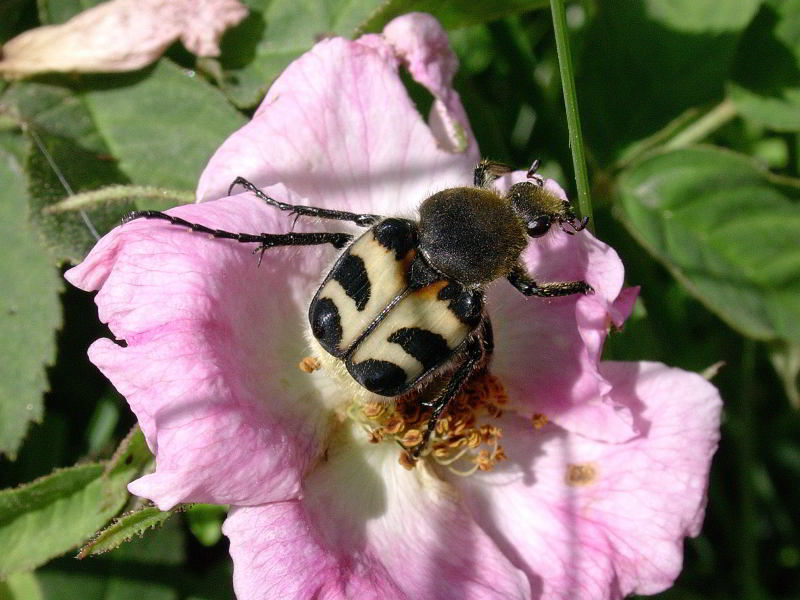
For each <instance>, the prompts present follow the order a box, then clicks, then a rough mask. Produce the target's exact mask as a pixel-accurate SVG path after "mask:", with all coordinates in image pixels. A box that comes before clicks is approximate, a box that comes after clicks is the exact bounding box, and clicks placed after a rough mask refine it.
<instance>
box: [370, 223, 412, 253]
mask: <svg viewBox="0 0 800 600" xmlns="http://www.w3.org/2000/svg"><path fill="white" fill-rule="evenodd" d="M372 235H374V236H375V240H376V241H377V242H378V243H379V244H380V245H381V246H383V247H384V248H387V249H389V250H394V256H395V258H396V259H397V260H402V258H403V257H404V256H405V255H406V254H408V251H409V250H411V249H413V248H415V247H416V246H417V226H416V225H415V224H414V222H413V221H408V220H407V219H395V218H391V219H384V220H383V221H381V222H380V223H378V224H377V225H375V227H373V228H372Z"/></svg>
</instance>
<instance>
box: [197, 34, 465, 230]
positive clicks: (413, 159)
mask: <svg viewBox="0 0 800 600" xmlns="http://www.w3.org/2000/svg"><path fill="white" fill-rule="evenodd" d="M422 41H424V39H423V40H421V42H422ZM433 60H434V63H435V60H438V59H437V58H435V57H434V59H433ZM397 69H398V65H397V59H396V57H394V56H393V55H392V54H391V53H390V51H389V46H388V45H386V44H385V43H383V42H381V41H380V40H376V38H375V36H370V37H367V39H366V40H364V42H363V43H361V42H359V41H356V42H351V41H347V40H343V39H340V38H334V39H329V40H323V41H322V42H320V43H318V44H317V45H316V46H314V48H313V49H312V50H311V51H310V52H308V53H306V54H304V55H303V56H301V57H300V58H299V59H297V60H296V61H294V62H293V63H292V64H291V65H289V67H287V69H286V70H285V71H284V72H283V74H282V75H281V76H280V77H279V78H278V79H277V80H276V81H275V83H274V84H273V85H272V87H271V88H270V90H269V93H268V94H267V97H266V98H265V99H264V101H263V103H262V104H261V106H260V107H259V109H258V111H257V112H256V114H255V116H254V117H253V119H252V120H251V121H250V122H249V123H248V124H247V125H245V126H244V127H242V128H241V129H240V130H239V131H237V132H236V133H234V134H233V135H232V136H231V137H230V138H228V140H227V141H225V143H224V144H223V145H222V146H221V147H220V148H219V150H217V152H216V153H215V154H214V156H213V157H212V159H211V161H210V162H209V164H208V166H207V167H206V169H205V171H204V172H203V175H202V176H201V178H200V183H199V185H198V190H197V198H198V200H210V199H214V198H219V197H221V196H224V195H225V193H226V191H227V188H228V185H229V184H230V182H231V181H232V180H233V179H234V177H236V176H243V177H246V178H247V179H249V180H250V181H252V182H253V183H254V184H256V185H258V186H259V187H261V188H264V189H265V191H267V192H269V193H272V194H274V195H276V197H279V198H280V199H282V200H285V199H286V198H284V197H280V196H279V194H280V193H282V192H281V190H284V189H285V190H288V191H289V192H291V193H292V194H294V195H295V197H296V198H297V199H298V200H299V201H301V202H302V203H304V204H310V205H316V206H323V207H327V208H337V209H341V210H348V211H351V212H370V213H377V214H385V215H401V216H402V215H409V214H411V212H412V211H413V210H414V209H416V207H417V206H418V205H419V203H420V202H422V200H424V199H425V198H426V197H428V196H429V195H430V194H432V193H434V192H436V191H439V190H440V189H443V188H447V187H453V186H454V185H465V184H467V183H469V181H470V179H471V175H472V169H473V168H474V165H475V163H476V162H477V160H478V154H477V146H476V144H475V142H474V139H473V138H472V136H471V134H470V133H469V132H468V131H467V133H466V134H465V135H466V137H467V140H468V144H467V151H466V152H461V153H453V152H448V151H446V150H444V149H442V148H440V144H439V140H438V139H437V137H436V136H435V135H434V133H433V132H432V131H431V129H430V128H429V127H428V125H427V124H426V123H425V122H424V120H423V119H422V117H421V116H420V115H419V113H418V112H417V109H416V108H415V106H414V104H413V102H412V101H411V100H410V98H409V97H408V94H407V92H406V90H405V88H404V87H403V84H402V81H401V80H400V78H399V77H398V74H397ZM454 102H455V101H454ZM458 106H459V107H460V104H459V105H458ZM278 183H281V184H282V185H283V188H278V187H275V186H276V184H278Z"/></svg>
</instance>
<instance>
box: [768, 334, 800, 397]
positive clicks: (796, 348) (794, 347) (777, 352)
mask: <svg viewBox="0 0 800 600" xmlns="http://www.w3.org/2000/svg"><path fill="white" fill-rule="evenodd" d="M769 358H770V361H771V362H772V366H773V367H774V368H775V371H776V372H777V373H778V377H780V380H781V383H782V384H783V389H784V391H785V392H786V397H787V398H789V403H790V404H791V405H792V406H793V407H794V408H795V409H796V410H800V344H785V343H776V344H773V345H772V347H771V348H770V352H769Z"/></svg>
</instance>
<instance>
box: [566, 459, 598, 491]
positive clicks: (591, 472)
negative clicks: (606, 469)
mask: <svg viewBox="0 0 800 600" xmlns="http://www.w3.org/2000/svg"><path fill="white" fill-rule="evenodd" d="M595 479H597V469H596V468H595V466H594V465H593V464H592V463H584V464H569V465H567V472H566V475H565V477H564V480H565V481H566V483H567V485H569V486H572V487H579V486H584V485H591V484H592V483H594V481H595Z"/></svg>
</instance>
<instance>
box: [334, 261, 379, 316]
mask: <svg viewBox="0 0 800 600" xmlns="http://www.w3.org/2000/svg"><path fill="white" fill-rule="evenodd" d="M331 277H332V278H333V279H334V280H335V281H338V282H339V284H340V285H341V286H342V288H344V292H345V294H347V295H348V296H349V297H350V298H352V300H353V302H355V303H356V309H358V310H359V311H361V310H364V307H365V306H366V305H367V302H369V296H370V291H371V288H370V283H369V274H368V273H367V267H366V266H365V265H364V259H363V258H361V257H360V256H356V255H355V254H351V253H349V252H348V253H347V254H345V255H344V256H343V257H342V260H341V261H340V262H339V264H338V265H336V268H335V269H334V270H333V272H332V273H331Z"/></svg>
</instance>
